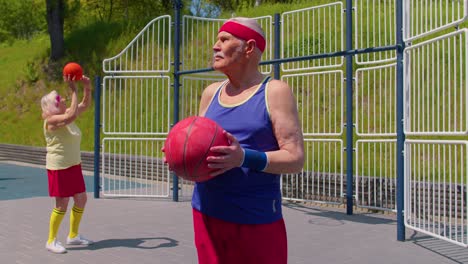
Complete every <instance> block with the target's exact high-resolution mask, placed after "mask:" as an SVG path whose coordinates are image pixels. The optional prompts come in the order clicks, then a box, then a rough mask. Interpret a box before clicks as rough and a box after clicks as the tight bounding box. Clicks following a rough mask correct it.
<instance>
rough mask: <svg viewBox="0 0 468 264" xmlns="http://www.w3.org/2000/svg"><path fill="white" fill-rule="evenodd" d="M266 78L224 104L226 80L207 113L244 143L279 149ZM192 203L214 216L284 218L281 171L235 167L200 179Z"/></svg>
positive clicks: (260, 220) (259, 220)
mask: <svg viewBox="0 0 468 264" xmlns="http://www.w3.org/2000/svg"><path fill="white" fill-rule="evenodd" d="M268 80H269V77H267V78H265V80H264V81H263V82H262V84H261V85H260V87H259V88H258V89H257V91H256V92H255V93H254V94H253V95H252V96H251V97H250V98H248V99H247V100H246V101H244V102H242V103H240V104H237V105H229V106H226V105H222V104H220V101H219V94H220V92H221V90H223V89H222V88H223V87H224V86H225V84H226V83H227V82H225V83H223V84H222V85H221V86H220V87H219V88H218V90H217V91H216V93H215V95H214V96H213V99H212V101H211V103H210V105H209V106H208V109H207V111H206V114H205V117H208V118H211V119H213V120H214V121H216V122H217V123H218V124H219V125H220V126H221V127H223V128H224V129H225V130H226V131H228V132H229V133H231V134H233V135H234V136H235V137H236V138H237V139H238V140H239V143H240V144H241V146H242V147H244V148H248V149H253V150H258V151H273V150H278V149H279V147H278V142H277V140H276V138H275V136H274V133H273V129H272V125H271V120H270V116H269V113H268V110H267V105H266V100H265V98H266V94H265V93H266V90H267V89H266V88H267V84H268ZM192 206H193V207H194V208H195V209H197V210H199V211H201V212H202V213H204V214H206V215H209V216H211V217H215V218H219V219H222V220H225V221H229V222H234V223H240V224H266V223H272V222H274V221H276V220H279V219H281V218H282V212H281V190H280V175H278V174H271V173H266V172H260V171H255V170H251V169H248V168H234V169H231V170H229V171H227V172H225V173H223V174H221V175H219V176H217V177H215V178H213V179H211V180H209V181H206V182H202V183H196V184H195V189H194V192H193V197H192Z"/></svg>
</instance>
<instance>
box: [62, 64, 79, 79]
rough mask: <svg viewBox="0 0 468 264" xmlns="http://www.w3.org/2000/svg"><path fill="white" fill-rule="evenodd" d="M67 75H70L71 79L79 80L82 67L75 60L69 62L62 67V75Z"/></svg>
mask: <svg viewBox="0 0 468 264" xmlns="http://www.w3.org/2000/svg"><path fill="white" fill-rule="evenodd" d="M68 75H70V78H71V79H72V80H75V81H78V80H81V78H83V68H81V66H80V65H79V64H78V63H76V62H69V63H67V65H65V67H63V76H68ZM73 78H74V79H73Z"/></svg>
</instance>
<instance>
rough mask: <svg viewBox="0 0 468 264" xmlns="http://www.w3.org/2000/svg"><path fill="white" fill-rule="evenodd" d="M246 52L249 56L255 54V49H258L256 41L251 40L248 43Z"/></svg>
mask: <svg viewBox="0 0 468 264" xmlns="http://www.w3.org/2000/svg"><path fill="white" fill-rule="evenodd" d="M246 44H247V45H246V52H247V54H253V52H254V51H255V48H256V47H257V42H255V40H253V39H249V40H247V41H246Z"/></svg>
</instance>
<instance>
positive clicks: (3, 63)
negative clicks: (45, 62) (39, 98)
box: [0, 35, 49, 95]
mask: <svg viewBox="0 0 468 264" xmlns="http://www.w3.org/2000/svg"><path fill="white" fill-rule="evenodd" d="M48 46H49V37H48V36H47V35H39V36H37V37H35V38H33V39H32V40H29V41H27V40H17V41H15V42H13V44H12V45H11V46H8V45H5V46H0V94H1V95H5V94H6V92H8V90H9V89H11V87H14V85H15V82H16V80H17V79H19V78H23V76H24V75H25V70H26V68H27V63H28V62H30V61H36V60H37V59H40V58H42V57H44V54H45V52H46V50H47V47H48Z"/></svg>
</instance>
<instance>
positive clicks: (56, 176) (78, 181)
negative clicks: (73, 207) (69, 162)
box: [47, 164, 86, 197]
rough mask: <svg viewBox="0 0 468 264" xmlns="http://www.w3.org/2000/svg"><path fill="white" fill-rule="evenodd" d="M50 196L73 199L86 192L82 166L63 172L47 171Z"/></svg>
mask: <svg viewBox="0 0 468 264" xmlns="http://www.w3.org/2000/svg"><path fill="white" fill-rule="evenodd" d="M47 177H48V179H49V196H51V197H71V196H73V195H75V194H77V193H82V192H85V191H86V186H85V182H84V178H83V172H82V171H81V164H78V165H75V166H71V167H69V168H66V169H63V170H47Z"/></svg>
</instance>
